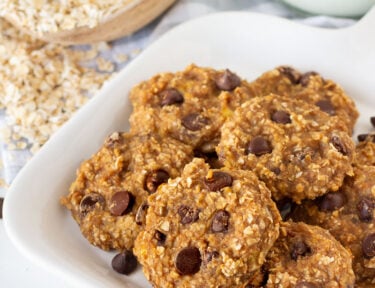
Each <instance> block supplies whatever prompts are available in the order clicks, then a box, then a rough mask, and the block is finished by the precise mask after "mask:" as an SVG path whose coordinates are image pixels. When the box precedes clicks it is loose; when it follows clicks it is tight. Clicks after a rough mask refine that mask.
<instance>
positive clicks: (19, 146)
mask: <svg viewBox="0 0 375 288" xmlns="http://www.w3.org/2000/svg"><path fill="white" fill-rule="evenodd" d="M16 147H17V149H21V150H22V149H25V148H26V147H27V143H26V142H25V141H19V142H16Z"/></svg>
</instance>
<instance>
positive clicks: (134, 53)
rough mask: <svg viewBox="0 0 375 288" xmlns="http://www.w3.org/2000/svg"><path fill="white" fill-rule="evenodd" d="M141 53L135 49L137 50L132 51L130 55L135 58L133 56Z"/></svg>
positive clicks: (138, 49)
mask: <svg viewBox="0 0 375 288" xmlns="http://www.w3.org/2000/svg"><path fill="white" fill-rule="evenodd" d="M141 51H142V50H141V49H140V48H137V49H134V50H133V51H132V53H131V54H132V55H133V56H135V55H138V54H139V53H141Z"/></svg>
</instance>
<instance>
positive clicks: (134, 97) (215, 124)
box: [129, 65, 249, 152]
mask: <svg viewBox="0 0 375 288" xmlns="http://www.w3.org/2000/svg"><path fill="white" fill-rule="evenodd" d="M129 97H130V99H131V102H132V104H133V108H134V111H133V113H132V115H131V117H130V124H131V131H132V132H134V133H139V132H156V133H159V134H160V135H162V136H163V137H164V136H171V137H173V138H175V139H177V140H180V141H182V142H184V143H186V144H189V145H192V146H193V147H194V148H197V149H200V148H201V147H203V148H202V149H201V150H203V152H212V151H214V148H213V147H214V146H215V144H217V142H218V141H217V138H218V135H219V128H220V127H221V125H222V124H223V122H224V120H225V119H226V118H227V117H228V116H230V115H231V114H232V111H233V110H234V108H235V107H237V106H238V105H239V103H242V102H243V101H244V100H243V99H248V97H249V96H248V89H247V83H246V82H245V81H243V80H241V79H240V78H239V77H238V76H237V75H236V74H234V73H233V72H231V71H230V70H228V69H226V70H220V71H217V70H214V69H211V68H203V67H198V66H195V65H190V66H188V67H187V68H186V69H185V70H184V71H180V72H177V73H162V74H158V75H156V76H154V77H152V78H151V79H150V80H148V81H144V82H142V83H140V84H139V85H137V86H136V87H134V88H133V89H132V91H131V93H130V96H129ZM212 142H214V144H212V145H211V144H210V143H212ZM208 149H209V151H207V150H208Z"/></svg>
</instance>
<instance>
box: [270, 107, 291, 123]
mask: <svg viewBox="0 0 375 288" xmlns="http://www.w3.org/2000/svg"><path fill="white" fill-rule="evenodd" d="M271 120H272V121H273V122H276V123H279V124H288V123H291V122H292V120H290V114H289V113H288V112H285V111H282V110H278V111H275V112H274V113H273V114H272V115H271Z"/></svg>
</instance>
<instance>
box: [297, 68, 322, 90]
mask: <svg viewBox="0 0 375 288" xmlns="http://www.w3.org/2000/svg"><path fill="white" fill-rule="evenodd" d="M315 75H318V73H316V72H314V71H310V72H306V73H305V74H303V75H302V77H301V79H300V80H299V83H300V84H301V85H302V86H303V87H306V86H307V85H309V82H310V77H311V76H315Z"/></svg>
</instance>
